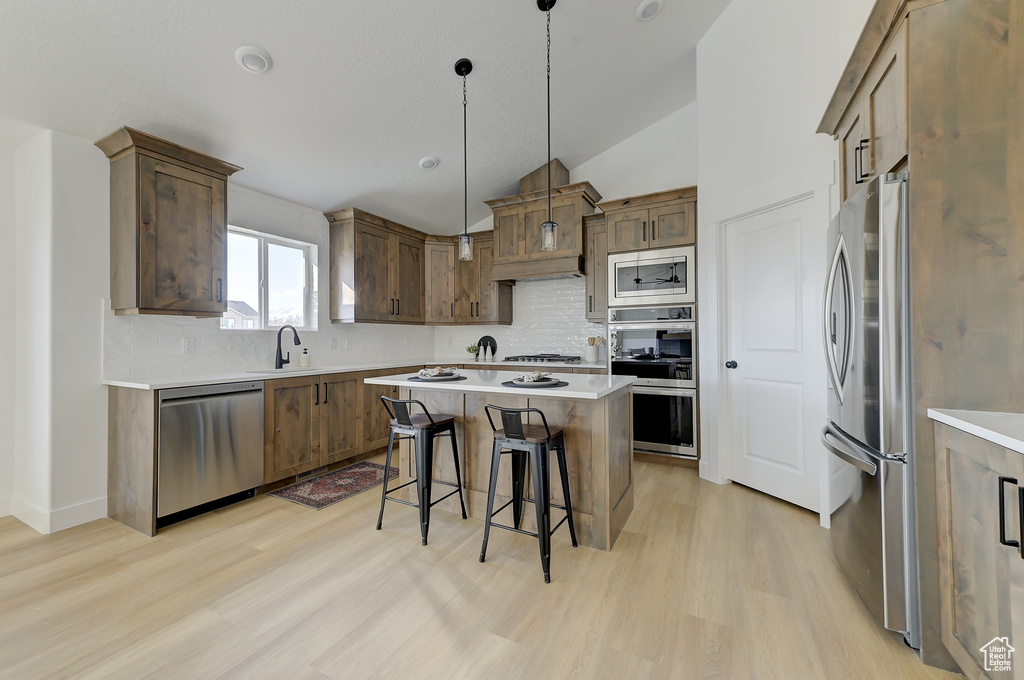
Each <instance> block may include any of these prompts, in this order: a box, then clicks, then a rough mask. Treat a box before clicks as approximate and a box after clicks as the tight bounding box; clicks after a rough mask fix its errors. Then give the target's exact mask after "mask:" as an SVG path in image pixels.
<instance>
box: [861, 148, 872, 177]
mask: <svg viewBox="0 0 1024 680" xmlns="http://www.w3.org/2000/svg"><path fill="white" fill-rule="evenodd" d="M870 148H871V139H870V138H868V139H862V140H860V179H861V180H862V181H863V180H865V179H867V178H868V177H871V172H870V171H868V172H865V171H864V152H865V151H867V150H868V149H870ZM868 160H871V158H870V156H869V157H868Z"/></svg>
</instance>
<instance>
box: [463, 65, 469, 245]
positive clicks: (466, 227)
mask: <svg viewBox="0 0 1024 680" xmlns="http://www.w3.org/2000/svg"><path fill="white" fill-rule="evenodd" d="M466 101H467V100H466V76H462V198H463V208H464V212H463V219H462V233H463V234H467V233H469V161H468V160H467V157H468V154H469V152H468V150H467V146H468V144H469V142H467V141H466V140H467V139H468V138H469V127H468V123H467V122H466V116H467V108H466Z"/></svg>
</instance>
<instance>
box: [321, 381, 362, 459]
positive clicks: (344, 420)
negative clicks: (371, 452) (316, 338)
mask: <svg viewBox="0 0 1024 680" xmlns="http://www.w3.org/2000/svg"><path fill="white" fill-rule="evenodd" d="M362 386H363V375H362V373H334V374H330V375H322V376H320V465H328V464H330V463H337V462H338V461H339V460H345V459H347V458H351V457H352V456H355V455H358V454H359V452H360V451H361V450H362V449H361V446H362V432H361V431H360V429H359V426H360V424H361V423H362V416H363V409H362V396H363V390H362Z"/></svg>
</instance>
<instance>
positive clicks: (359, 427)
mask: <svg viewBox="0 0 1024 680" xmlns="http://www.w3.org/2000/svg"><path fill="white" fill-rule="evenodd" d="M411 370H415V369H411ZM363 388H364V385H363V373H362V372H356V373H327V374H323V375H312V376H303V377H297V378H280V379H277V380H267V381H266V382H265V383H264V389H263V412H264V424H263V427H264V431H265V434H264V463H263V470H264V479H263V482H264V483H265V484H270V483H272V482H276V481H278V480H281V479H285V478H287V477H293V476H295V475H299V474H302V473H303V472H308V471H310V470H313V469H316V468H318V467H323V466H324V465H331V464H332V463H338V462H341V461H344V460H347V459H349V458H352V457H354V456H357V455H359V454H361V453H363V452H364V451H368V450H371V449H367V448H365V447H364V446H363V398H364V392H363ZM386 437H387V433H386V432H385V438H386ZM385 443H386V441H385ZM374 448H377V447H374Z"/></svg>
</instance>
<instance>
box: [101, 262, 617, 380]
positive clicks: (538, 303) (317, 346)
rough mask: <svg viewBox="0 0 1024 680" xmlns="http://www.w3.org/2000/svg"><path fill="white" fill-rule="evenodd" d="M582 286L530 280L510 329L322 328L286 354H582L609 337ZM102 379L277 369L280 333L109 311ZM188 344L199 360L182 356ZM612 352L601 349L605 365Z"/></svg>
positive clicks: (340, 360)
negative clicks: (474, 348) (593, 316)
mask: <svg viewBox="0 0 1024 680" xmlns="http://www.w3.org/2000/svg"><path fill="white" fill-rule="evenodd" d="M584 286H585V282H584V280H583V279H581V278H580V279H554V280H547V281H527V282H522V283H519V284H518V285H516V287H515V292H514V308H513V319H514V323H513V325H511V326H439V327H429V326H393V325H385V324H326V327H325V326H324V325H323V324H322V325H321V327H320V329H319V330H316V331H300V332H299V338H300V340H301V341H302V344H301V345H299V346H295V345H294V344H292V340H291V333H290V332H289V331H286V332H285V340H284V345H283V349H284V350H285V351H290V352H291V356H292V361H293V365H294V364H297V363H298V362H297V358H298V355H299V354H300V353H301V352H302V349H303V348H308V349H309V353H310V355H311V360H310V364H311V365H312V366H338V365H352V364H360V363H368V364H373V363H385V362H392V361H396V360H397V361H402V362H406V361H408V362H409V363H413V364H416V363H424V362H428V361H434V360H437V361H444V360H450V359H466V358H468V357H467V355H466V353H465V350H464V348H465V346H466V345H469V344H472V343H475V342H476V341H477V339H479V338H480V337H481V336H484V335H490V336H492V337H493V338H494V339H495V340H496V342H497V343H498V358H499V359H500V358H503V357H505V356H507V355H509V354H529V353H537V352H558V353H564V354H582V353H583V348H584V347H585V346H586V344H587V337H589V336H594V335H604V325H603V324H592V323H589V322H587V320H586V315H585V307H584V301H585V299H586V295H585V293H584ZM104 309H105V310H106V311H104V319H103V335H104V343H103V377H104V378H105V379H107V380H138V381H145V380H148V379H156V378H177V377H185V378H194V377H202V376H204V375H216V374H220V373H226V372H237V371H254V370H260V369H265V368H271V367H273V363H274V351H275V349H276V343H277V332H276V331H247V330H224V329H221V328H220V320H219V319H195V318H191V317H171V316H166V317H165V316H115V315H114V313H113V312H112V311H110V305H109V302H107V303H106V304H105V307H104ZM184 338H193V339H194V340H195V353H194V354H183V353H182V341H183V339H184ZM605 356H606V347H604V346H602V348H601V358H602V360H603V359H604V358H605Z"/></svg>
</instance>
